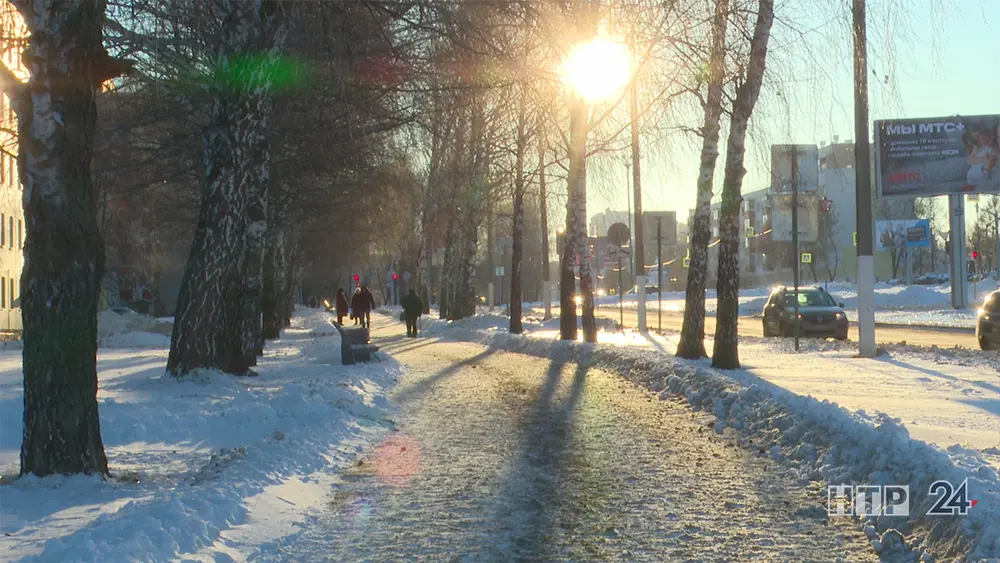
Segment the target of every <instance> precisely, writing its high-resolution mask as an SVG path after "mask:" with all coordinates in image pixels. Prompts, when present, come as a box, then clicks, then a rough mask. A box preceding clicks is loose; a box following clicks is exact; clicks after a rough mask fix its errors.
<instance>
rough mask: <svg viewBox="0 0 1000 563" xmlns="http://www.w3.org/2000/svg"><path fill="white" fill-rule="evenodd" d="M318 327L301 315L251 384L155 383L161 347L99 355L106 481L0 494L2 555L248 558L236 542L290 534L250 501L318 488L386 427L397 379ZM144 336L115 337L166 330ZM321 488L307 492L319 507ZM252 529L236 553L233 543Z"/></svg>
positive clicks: (11, 435) (9, 394)
mask: <svg viewBox="0 0 1000 563" xmlns="http://www.w3.org/2000/svg"><path fill="white" fill-rule="evenodd" d="M326 327H330V325H329V314H328V313H326V312H325V311H317V310H305V309H298V310H297V311H296V316H295V317H294V318H293V320H292V326H291V327H290V328H289V329H288V330H286V331H285V332H284V333H283V335H282V339H281V340H279V341H275V342H269V343H268V346H267V354H266V355H265V356H264V357H263V358H262V360H261V365H260V366H258V368H257V370H258V372H259V374H260V375H259V376H258V377H252V378H236V377H231V376H226V375H223V374H220V373H218V372H211V371H204V372H199V373H196V374H194V375H192V376H191V377H189V378H185V379H183V380H176V379H174V378H172V377H168V376H165V375H163V364H164V361H165V356H166V349H165V348H161V349H159V350H149V349H147V350H127V351H122V350H111V351H105V352H101V353H100V354H99V378H100V390H99V393H98V401H99V405H100V415H101V431H102V436H103V439H104V443H105V447H106V450H107V454H108V459H109V466H110V469H111V472H112V476H113V478H112V479H111V480H109V481H107V482H103V481H101V480H99V479H94V478H80V477H73V478H63V477H51V478H44V479H38V478H35V477H30V476H29V477H25V478H22V479H20V480H17V481H16V482H15V483H13V484H11V485H5V486H3V489H2V494H3V515H2V516H3V517H2V519H0V531H2V532H3V534H0V553H3V556H2V558H3V559H4V560H12V559H16V558H19V557H25V559H23V560H25V561H101V562H105V561H172V560H178V559H180V558H183V557H185V556H190V555H192V554H197V555H198V556H199V558H201V559H205V558H207V559H208V560H220V561H227V560H228V561H232V560H241V559H244V560H245V559H246V558H247V557H246V555H247V554H246V552H245V550H243V549H242V548H247V547H249V548H250V549H253V548H254V546H255V545H259V544H260V543H262V542H264V541H274V540H275V539H277V538H281V537H288V536H292V535H294V534H296V533H297V528H295V527H294V521H287V522H285V525H284V526H283V527H281V528H280V529H276V530H272V531H271V533H272V534H273V537H260V534H261V533H262V532H261V530H266V529H268V526H269V525H272V524H273V523H272V522H270V520H271V519H272V518H271V514H269V513H261V512H260V510H259V509H258V508H257V506H258V499H260V498H262V497H266V496H267V495H268V494H269V493H268V492H269V491H271V490H273V489H274V488H275V487H281V486H283V485H287V484H288V483H290V482H302V483H307V482H312V483H316V482H317V479H318V477H316V475H328V474H330V473H331V472H332V471H334V470H336V469H337V468H339V467H342V466H344V465H346V464H347V463H348V462H349V460H350V459H351V458H353V456H354V455H355V454H356V452H357V451H360V450H361V449H362V447H363V444H364V443H367V442H368V441H370V439H371V438H372V437H373V436H375V435H379V434H381V433H384V432H386V431H387V428H386V424H385V423H384V422H383V420H384V419H383V416H384V414H385V411H386V409H387V408H388V401H387V400H386V398H385V393H386V391H387V389H388V387H389V386H390V385H392V384H393V383H394V382H395V380H396V378H397V376H398V375H399V366H398V364H396V363H395V362H393V361H391V360H390V361H386V362H382V363H379V364H373V365H364V366H350V367H344V366H341V365H340V339H339V338H336V337H332V338H331V337H327V335H329V334H330V331H333V328H332V327H330V331H327V330H326ZM146 334H148V333H141V332H140V333H125V334H124V335H118V336H117V338H119V339H120V340H119V341H118V342H119V343H125V342H131V343H136V342H140V343H145V344H152V341H147V340H146V339H147V338H149V337H150V336H162V335H150V336H145V335H146ZM161 344H162V342H161ZM9 360H12V361H11V362H4V363H3V366H4V368H6V367H7V364H8V363H13V360H14V359H13V358H9ZM19 376H20V373H15V372H13V370H8V369H4V371H0V392H2V393H3V395H2V396H3V399H4V401H5V402H4V410H5V411H8V410H9V411H10V412H4V413H2V420H3V424H0V448H9V447H10V446H12V445H14V444H16V443H19V434H20V432H21V425H20V424H19V423H17V421H19V420H20V418H21V416H22V415H21V412H20V408H21V407H20V406H19V403H20V400H19V389H18V385H17V382H16V378H17V377H19ZM15 395H17V396H15ZM15 410H16V411H17V412H13V411H15ZM331 466H332V467H331ZM9 469H10V468H9V466H8V467H7V470H9ZM327 490H328V489H327V487H326V486H319V487H317V488H315V490H314V491H312V492H311V493H310V494H309V495H307V497H308V498H311V499H313V500H314V501H318V500H319V499H322V498H323V495H324V494H325V493H326V491H327ZM286 496H287V495H286ZM286 496H283V497H281V498H286ZM287 498H294V497H287ZM285 502H288V501H285ZM260 504H261V505H262V506H263V505H264V504H266V503H260ZM276 504H277V505H282V503H281V502H277V501H276ZM297 510H299V511H300V512H301V511H302V510H304V508H303V507H302V506H300V507H299V508H298V509H297ZM299 519H301V514H299ZM251 523H253V526H249V530H248V531H247V532H246V533H245V534H244V535H245V536H252V537H248V539H247V541H246V544H244V545H240V544H239V542H237V541H236V540H234V539H233V538H234V537H237V536H238V535H239V534H238V533H237V532H238V531H239V530H240V529H242V528H244V527H246V526H244V525H246V524H251Z"/></svg>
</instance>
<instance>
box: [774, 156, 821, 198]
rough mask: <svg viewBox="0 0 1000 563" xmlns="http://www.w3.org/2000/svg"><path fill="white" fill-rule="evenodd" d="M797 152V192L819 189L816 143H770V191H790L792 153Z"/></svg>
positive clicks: (785, 192) (783, 192)
mask: <svg viewBox="0 0 1000 563" xmlns="http://www.w3.org/2000/svg"><path fill="white" fill-rule="evenodd" d="M794 153H797V155H798V156H797V158H796V168H797V169H798V170H796V174H797V175H798V184H799V193H803V192H809V193H814V192H816V191H817V190H819V147H817V146H816V145H771V191H772V192H774V193H776V194H790V193H792V155H793V154H794Z"/></svg>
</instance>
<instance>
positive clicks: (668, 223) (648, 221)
mask: <svg viewBox="0 0 1000 563" xmlns="http://www.w3.org/2000/svg"><path fill="white" fill-rule="evenodd" d="M657 219H660V220H661V221H662V225H663V226H662V231H661V235H662V237H663V238H662V239H661V240H662V243H663V246H668V245H671V244H677V212H676V211H643V212H642V230H643V232H644V233H645V235H644V236H643V241H644V242H645V245H646V247H647V248H648V247H649V245H650V244H652V245H653V248H656V221H657Z"/></svg>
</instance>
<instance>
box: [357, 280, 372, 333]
mask: <svg viewBox="0 0 1000 563" xmlns="http://www.w3.org/2000/svg"><path fill="white" fill-rule="evenodd" d="M357 299H358V305H357V307H354V303H351V306H352V307H354V310H355V312H356V314H357V315H358V317H359V318H360V319H361V326H362V327H364V328H371V324H372V316H371V314H372V309H374V308H375V296H374V295H372V292H371V291H369V290H368V286H367V285H363V286H361V291H359V292H358V294H357Z"/></svg>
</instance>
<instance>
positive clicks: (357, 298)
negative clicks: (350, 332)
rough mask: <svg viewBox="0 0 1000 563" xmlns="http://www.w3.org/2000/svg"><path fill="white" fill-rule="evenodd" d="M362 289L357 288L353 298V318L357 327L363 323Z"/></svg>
mask: <svg viewBox="0 0 1000 563" xmlns="http://www.w3.org/2000/svg"><path fill="white" fill-rule="evenodd" d="M361 299H362V297H361V288H360V287H359V288H356V289H355V290H354V295H353V296H352V297H351V318H352V319H354V325H355V326H357V325H358V323H359V322H360V321H361V318H362V317H361Z"/></svg>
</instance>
